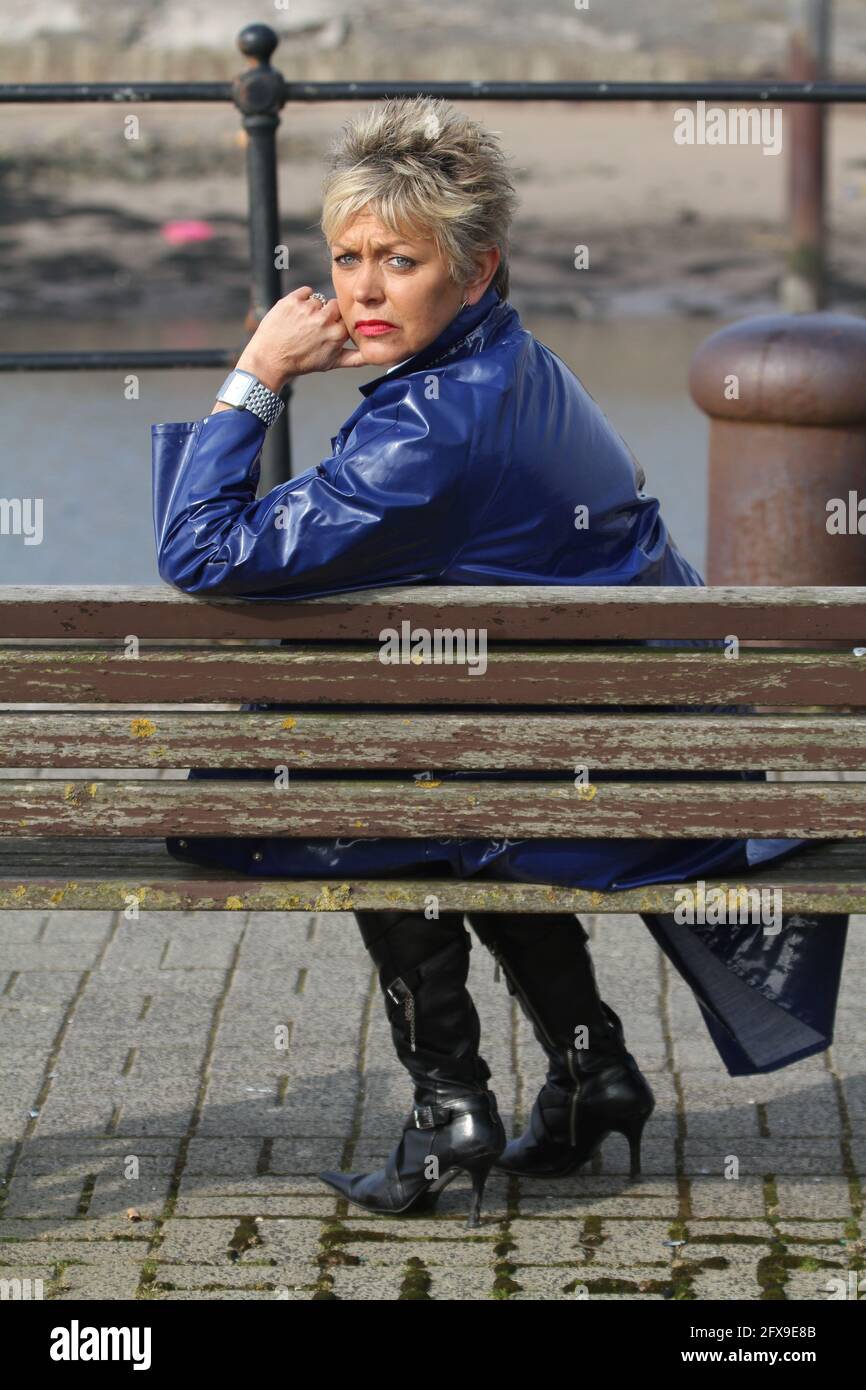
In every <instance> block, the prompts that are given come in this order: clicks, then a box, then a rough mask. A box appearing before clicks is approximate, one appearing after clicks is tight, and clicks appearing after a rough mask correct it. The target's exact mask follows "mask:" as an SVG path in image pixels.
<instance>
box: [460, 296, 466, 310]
mask: <svg viewBox="0 0 866 1390" xmlns="http://www.w3.org/2000/svg"><path fill="white" fill-rule="evenodd" d="M465 308H466V300H465V299H464V301H463V303H462V304H461V305H460V309H465ZM459 312H460V310H458V313H459Z"/></svg>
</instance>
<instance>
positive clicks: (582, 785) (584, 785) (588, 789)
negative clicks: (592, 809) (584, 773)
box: [577, 782, 598, 801]
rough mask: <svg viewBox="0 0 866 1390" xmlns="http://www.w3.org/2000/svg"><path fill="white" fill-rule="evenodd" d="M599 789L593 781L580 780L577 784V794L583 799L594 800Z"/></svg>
mask: <svg viewBox="0 0 866 1390" xmlns="http://www.w3.org/2000/svg"><path fill="white" fill-rule="evenodd" d="M597 791H598V787H596V786H593V784H592V782H578V784H577V794H578V796H579V797H580V799H581V801H592V799H593V797H594V796H595V794H596V792H597Z"/></svg>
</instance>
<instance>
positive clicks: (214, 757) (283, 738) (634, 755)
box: [0, 707, 866, 773]
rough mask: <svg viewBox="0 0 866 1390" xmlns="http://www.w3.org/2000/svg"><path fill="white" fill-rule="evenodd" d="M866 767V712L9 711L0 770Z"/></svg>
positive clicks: (0, 732) (0, 739)
mask: <svg viewBox="0 0 866 1390" xmlns="http://www.w3.org/2000/svg"><path fill="white" fill-rule="evenodd" d="M419 762H424V763H426V764H427V765H428V766H429V767H431V768H437V769H442V770H452V769H454V770H456V769H460V768H463V769H475V770H481V769H488V768H490V769H496V768H510V769H512V770H515V771H516V770H548V769H550V768H555V767H559V768H572V769H573V768H574V765H575V764H576V763H577V762H582V763H584V764H585V765H586V766H587V767H589V768H590V770H591V772H593V773H595V772H605V771H615V770H623V771H630V770H632V769H634V770H643V769H653V768H656V769H662V770H678V769H679V770H684V771H688V770H690V769H701V770H702V769H708V770H714V769H715V770H721V769H723V768H735V769H736V768H742V769H748V770H754V769H764V768H776V769H784V770H787V771H798V772H808V771H812V770H816V771H858V770H866V716H861V715H849V716H847V717H844V718H843V717H840V716H834V715H807V714H788V715H739V716H737V715H719V716H713V715H701V714H697V715H682V716H680V715H660V714H625V715H622V714H609V713H606V714H601V715H594V716H591V717H590V716H587V715H579V714H543V713H542V714H538V713H533V712H529V713H523V712H517V711H510V710H503V711H502V712H501V713H500V714H495V715H491V714H461V713H455V712H452V711H448V710H446V711H443V712H442V713H437V714H435V715H430V714H419V713H416V712H414V711H413V712H411V713H410V712H408V711H407V712H405V713H404V712H402V711H401V712H397V713H393V712H381V713H373V714H357V713H354V712H353V713H349V712H347V711H342V710H339V709H336V710H333V711H324V712H321V711H316V712H312V711H308V710H303V709H300V708H299V709H297V710H294V711H291V710H290V709H289V708H288V707H287V709H286V710H285V711H283V712H276V711H275V712H273V713H249V712H239V711H235V712H225V713H218V712H212V713H208V714H200V713H197V712H196V713H194V712H192V711H189V712H184V711H177V712H174V711H172V712H167V711H156V710H151V709H147V708H142V709H141V710H137V711H125V712H123V713H121V712H112V713H98V714H95V713H93V712H92V711H84V710H81V711H78V712H70V713H54V712H53V711H50V712H46V711H40V712H38V713H37V712H31V713H27V714H12V713H9V712H6V713H0V767H5V768H64V767H66V768H76V769H80V768H118V769H129V768H140V769H145V768H186V767H208V768H244V767H263V768H264V767H269V768H274V767H276V766H277V765H278V764H282V763H288V764H289V766H290V767H296V768H301V767H303V768H304V769H305V770H306V769H310V770H312V769H317V770H320V769H324V768H331V769H335V770H339V769H346V770H347V771H351V770H354V769H356V768H358V769H360V768H370V769H387V768H392V769H400V768H409V769H412V770H417V769H418V764H419Z"/></svg>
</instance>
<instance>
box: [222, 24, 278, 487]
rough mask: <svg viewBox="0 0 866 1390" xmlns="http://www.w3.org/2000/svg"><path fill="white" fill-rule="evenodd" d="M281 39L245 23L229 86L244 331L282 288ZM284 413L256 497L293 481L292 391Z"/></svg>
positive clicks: (270, 439) (268, 446)
mask: <svg viewBox="0 0 866 1390" xmlns="http://www.w3.org/2000/svg"><path fill="white" fill-rule="evenodd" d="M278 42H279V39H278V37H277V35H276V34H275V33H274V31H273V29H271V28H270V27H269V26H268V25H267V24H248V25H247V26H246V28H245V29H242V30H241V32H240V33H239V34H238V38H237V45H238V48H239V49H240V50H241V53H243V54H245V55H246V57H248V58H249V59H250V60H251V61H250V66H249V67H248V68H247V70H246V72H243V73H241V74H240V75H239V76H238V77H236V78H235V80H234V82H233V83H232V95H233V97H234V102H235V105H236V106H237V108H238V110H239V111H240V112H241V114H242V115H243V126H244V130H245V131H246V132H247V136H248V140H247V194H248V199H249V227H250V268H251V272H252V283H251V297H250V311H249V314H248V316H247V322H246V325H245V327H246V328H247V329H248V331H249V332H251V333H252V332H254V331H255V329H256V327H257V325H258V324H259V322H260V321H261V319H262V318H263V317H264V315H265V314H266V313H267V311H268V309H270V307H271V305H272V304H275V303H276V302H277V300H278V299H280V298H282V295H283V287H282V282H281V276H280V271H279V269H278V267H277V247H278V245H279V240H280V217H279V207H278V203H277V143H276V132H277V126H278V125H279V123H280V109H281V107H282V105H283V102H284V100H285V86H284V83H283V76H282V73H280V72H277V70H276V69H275V68H272V67H271V64H270V57H271V54H272V53H273V51H274V49H275V48H276V46H277V44H278ZM285 397H286V408H285V410H284V411H283V413H282V415H281V416H280V418H279V420H277V422H276V424H274V425H271V428H270V429H269V430H268V436H267V439H266V441H265V446H264V448H263V450H262V469H261V478H260V480H259V488H258V491H259V496H263V495H264V493H266V492H269V491H270V489H271V488H273V487H276V485H277V484H278V483H282V482H285V481H287V479H289V478H290V477H291V476H292V458H291V437H290V432H289V408H290V405H291V387H290V386H289V387H287V388H286V392H285Z"/></svg>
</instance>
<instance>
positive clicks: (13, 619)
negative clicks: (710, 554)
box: [0, 584, 866, 643]
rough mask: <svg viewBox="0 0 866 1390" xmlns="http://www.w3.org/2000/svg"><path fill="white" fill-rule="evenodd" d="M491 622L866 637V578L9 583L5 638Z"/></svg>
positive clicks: (338, 632) (511, 634)
mask: <svg viewBox="0 0 866 1390" xmlns="http://www.w3.org/2000/svg"><path fill="white" fill-rule="evenodd" d="M406 618H408V619H409V620H410V621H411V622H412V624H413V625H417V626H423V627H428V628H433V627H436V626H442V625H443V622H444V623H445V624H446V625H448V626H452V627H453V626H461V627H486V628H488V629H489V631H490V633H491V635H492V634H493V633H495V634H496V636H497V637H498V638H500V639H509V640H511V639H517V640H519V639H522V638H530V639H532V640H536V641H537V640H539V638H542V639H543V638H547V639H550V640H553V639H566V638H571V639H579V638H587V637H588V638H608V639H609V638H642V637H646V636H647V635H648V634H649V631H650V629H651V630H652V634H653V636H656V637H726V636H727V635H728V634H729V633H736V634H737V635H738V636H739V637H740V639H741V640H742V641H745V640H747V639H762V638H763V639H767V640H772V639H781V640H786V641H787V640H798V639H802V640H835V641H845V642H847V641H849V640H850V641H851V642H852V643H856V642H858V641H862V640H864V638H866V588H862V587H859V588H855V587H850V588H839V589H834V588H829V587H807V586H793V585H792V586H766V587H762V588H752V587H747V586H725V585H716V586H707V587H695V588H681V587H678V586H670V585H646V586H643V585H638V586H630V587H628V588H626V589H623V588H618V587H614V586H609V585H540V584H525V585H501V586H500V585H477V586H473V585H459V586H454V585H438V584H433V585H413V586H410V585H406V586H403V587H401V586H395V587H389V588H382V589H365V590H356V591H354V592H351V593H347V594H344V595H330V596H328V597H326V598H316V599H304V600H303V601H302V602H300V603H299V602H298V601H297V600H295V601H292V600H284V601H278V600H270V599H269V600H265V601H249V600H244V599H238V598H231V597H217V596H211V597H208V598H203V597H197V596H195V595H190V594H183V593H181V592H180V591H179V590H177V589H172V588H171V587H170V586H169V585H165V584H156V585H147V586H144V587H142V586H139V585H119V586H117V587H110V586H106V585H81V586H75V587H72V586H68V585H52V586H39V587H31V586H28V585H6V586H3V587H0V638H2V637H73V638H79V639H84V638H88V639H90V638H101V637H110V638H116V639H118V640H122V639H123V638H124V637H126V635H127V634H128V633H136V634H137V635H138V636H139V637H141V638H146V637H171V638H173V639H174V638H176V639H178V640H181V639H183V638H187V637H189V638H193V637H195V638H201V637H211V638H242V637H246V638H254V637H291V638H295V639H303V638H309V637H313V638H319V637H327V638H332V637H336V638H344V639H346V638H355V639H358V638H378V634H379V632H380V631H381V629H382V628H383V627H396V628H397V629H399V628H400V624H401V622H402V621H403V620H404V619H406Z"/></svg>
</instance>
